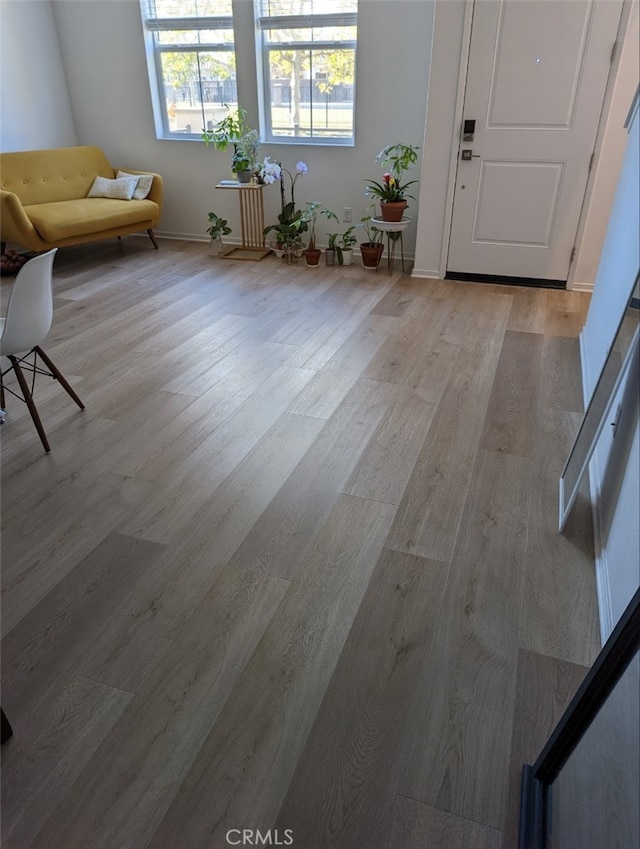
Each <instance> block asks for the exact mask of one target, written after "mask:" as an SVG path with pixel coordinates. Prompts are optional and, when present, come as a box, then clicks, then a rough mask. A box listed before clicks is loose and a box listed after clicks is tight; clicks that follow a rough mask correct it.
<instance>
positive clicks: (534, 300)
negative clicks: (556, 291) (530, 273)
mask: <svg viewBox="0 0 640 849" xmlns="http://www.w3.org/2000/svg"><path fill="white" fill-rule="evenodd" d="M548 291H549V290H548V289H536V288H531V289H529V288H524V287H523V288H521V289H519V290H518V292H517V296H515V297H514V299H513V306H512V307H511V312H510V313H509V324H508V326H507V330H515V331H518V332H520V333H544V329H545V321H546V315H547V293H548Z"/></svg>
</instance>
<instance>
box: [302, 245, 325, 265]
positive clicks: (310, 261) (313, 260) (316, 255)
mask: <svg viewBox="0 0 640 849" xmlns="http://www.w3.org/2000/svg"><path fill="white" fill-rule="evenodd" d="M303 253H304V258H305V261H306V263H307V265H310V266H316V265H318V263H319V262H320V256H321V255H322V251H321V250H320V248H314V249H313V250H309V248H307V249H306V250H305V251H304V252H303Z"/></svg>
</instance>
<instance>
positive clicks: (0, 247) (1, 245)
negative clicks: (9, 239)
mask: <svg viewBox="0 0 640 849" xmlns="http://www.w3.org/2000/svg"><path fill="white" fill-rule="evenodd" d="M6 249H7V243H6V242H0V254H3V255H4V252H5V251H6Z"/></svg>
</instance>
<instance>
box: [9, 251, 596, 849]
mask: <svg viewBox="0 0 640 849" xmlns="http://www.w3.org/2000/svg"><path fill="white" fill-rule="evenodd" d="M54 275H55V319H54V328H53V330H52V333H51V335H50V338H49V340H48V344H46V345H45V346H44V347H45V349H46V350H47V351H48V352H49V354H50V355H51V356H52V358H53V360H54V362H56V363H57V365H58V366H59V368H60V369H61V370H62V371H63V373H64V374H65V375H66V376H67V377H68V379H69V380H70V382H71V383H72V384H73V385H74V387H75V388H76V390H77V392H78V393H79V394H80V396H81V398H82V399H83V401H84V402H85V404H86V410H85V411H83V412H81V411H79V410H78V409H77V408H76V407H75V405H74V404H73V403H72V402H71V400H70V399H69V398H68V396H67V395H66V394H65V393H64V392H63V391H62V390H61V389H60V387H59V386H57V385H56V384H54V383H53V382H52V381H46V380H45V379H39V381H38V385H37V395H36V399H37V400H38V403H39V409H40V411H41V414H42V418H43V422H44V425H45V428H46V430H47V432H48V435H49V439H50V442H51V445H52V452H51V454H50V455H45V453H44V452H43V450H42V447H41V444H40V441H39V439H38V437H37V434H36V432H35V429H34V428H33V426H32V424H31V421H30V419H29V418H28V414H27V412H26V410H25V409H24V408H23V405H21V404H20V403H19V402H16V401H14V400H12V399H11V398H9V400H8V419H7V422H6V424H4V425H3V426H2V428H1V430H0V437H1V439H2V489H1V496H2V521H3V530H2V551H1V553H2V583H3V635H4V638H3V648H2V676H3V688H2V706H3V708H4V710H5V712H6V713H7V715H8V717H9V719H10V720H11V722H12V724H13V727H14V731H15V734H14V737H13V738H12V739H11V740H10V741H9V742H8V743H7V744H5V745H4V746H3V748H2V761H3V769H2V780H3V798H2V830H3V842H2V845H3V847H5V848H6V849H26V847H42V849H45V847H46V849H116V847H118V849H124V847H126V849H145V848H146V847H153V849H217V847H228V846H231V845H233V841H234V840H238V833H237V832H233V833H231V834H230V835H229V839H227V832H229V830H230V829H240V830H242V829H253V830H254V831H255V830H256V829H259V830H260V831H261V834H262V836H264V834H265V832H266V831H267V830H269V829H271V830H272V831H271V840H272V841H275V840H276V839H279V840H280V841H281V842H282V841H283V840H284V839H285V838H286V839H289V837H288V836H289V835H292V838H293V846H294V847H295V849H320V847H344V849H387V847H391V849H396V848H399V847H407V849H423V847H429V849H439V847H448V849H483V847H487V849H489V847H491V849H493V847H496V848H497V847H502V846H504V847H515V845H516V837H515V834H516V829H517V814H518V792H519V772H520V769H521V765H522V763H523V761H529V762H530V761H532V760H533V759H535V757H536V755H537V754H538V751H539V749H540V748H541V746H542V744H543V743H544V741H545V739H546V737H547V736H548V734H549V733H550V731H551V730H552V728H553V726H554V724H555V722H556V721H557V719H558V718H559V716H560V715H561V713H562V711H563V709H564V707H565V706H566V704H567V703H568V701H569V700H570V698H571V696H572V695H573V692H574V691H575V689H576V688H577V686H578V684H579V682H580V680H581V678H582V677H583V676H584V673H585V671H586V667H587V666H588V665H589V664H590V663H591V662H592V661H593V659H594V657H595V655H596V654H597V651H598V648H599V640H598V633H599V631H598V622H597V607H596V595H595V576H594V560H593V550H592V528H591V521H590V512H589V508H588V505H587V503H586V500H585V499H584V497H583V498H582V499H580V500H579V501H578V503H577V505H576V508H575V509H574V511H573V513H572V516H571V519H570V522H569V525H568V527H567V530H566V531H565V533H564V534H562V535H560V534H558V532H557V529H556V515H557V485H558V478H559V475H560V471H561V469H562V466H563V463H564V460H565V458H566V455H567V452H568V450H569V447H570V445H571V442H572V439H573V437H574V435H575V433H576V432H577V427H578V424H579V422H580V418H581V413H580V410H581V400H580V399H581V390H580V365H579V352H578V341H577V335H578V333H579V331H580V329H581V326H582V323H583V321H584V317H585V314H586V309H587V306H588V296H586V295H584V294H578V293H570V292H558V291H552V290H546V289H527V288H516V287H508V286H494V285H485V284H473V283H459V282H446V281H428V280H417V279H412V278H410V277H409V276H407V275H403V274H401V273H399V272H395V273H394V274H391V275H389V274H387V273H386V270H382V269H381V270H380V271H379V272H377V273H373V272H369V271H364V270H363V269H362V268H360V267H357V266H353V267H350V268H340V267H335V268H325V267H322V266H321V267H320V268H318V269H316V270H311V269H306V268H305V267H304V266H302V265H294V266H288V265H286V264H283V263H282V262H281V261H278V260H276V259H275V257H269V258H267V259H265V260H264V261H262V262H257V263H253V262H234V261H225V260H220V259H214V258H211V257H209V256H208V254H207V249H206V246H205V245H203V244H193V243H186V242H178V241H169V240H165V241H163V242H162V243H161V249H160V250H159V251H154V250H153V249H152V248H151V246H150V245H148V244H147V240H143V239H138V238H136V237H130V238H127V239H124V240H123V241H122V244H121V246H120V247H119V246H118V245H117V243H115V242H113V243H104V244H98V245H91V246H87V247H82V248H72V249H66V250H61V251H59V253H58V255H57V257H56V262H55V268H54ZM11 282H12V281H11V280H8V279H4V280H3V281H2V301H3V304H6V297H7V294H8V291H9V289H10V286H11ZM276 830H277V834H276ZM287 830H290V831H287ZM246 845H250V844H246Z"/></svg>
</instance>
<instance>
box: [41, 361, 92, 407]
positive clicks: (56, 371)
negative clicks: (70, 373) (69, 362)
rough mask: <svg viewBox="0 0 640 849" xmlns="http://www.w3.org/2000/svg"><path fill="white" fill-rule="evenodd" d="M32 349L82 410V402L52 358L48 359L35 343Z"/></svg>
mask: <svg viewBox="0 0 640 849" xmlns="http://www.w3.org/2000/svg"><path fill="white" fill-rule="evenodd" d="M33 350H34V351H35V352H36V354H37V355H38V356H39V357H40V359H41V360H42V362H43V363H44V364H45V365H46V366H47V368H48V369H49V371H50V372H51V374H52V375H53V376H54V377H55V378H56V380H57V381H58V383H59V384H60V385H61V386H62V387H63V388H64V389H66V390H67V392H68V394H69V395H71V397H72V398H73V400H74V401H75V402H76V404H77V405H78V406H79V407H80V409H81V410H84V404H83V403H82V401H81V400H80V399H79V398H78V396H77V395H76V393H75V392H74V390H73V388H72V386H71V384H70V383H69V382H68V381H67V379H66V377H65V376H64V375H63V374H62V372H61V371H60V370H59V369H58V368H57V366H56V365H55V363H53V362H52V360H51V359H50V357H49V356H48V355H47V354H45V352H44V351H43V350H42V348H41V347H40V346H39V345H36V347H35V348H34V349H33Z"/></svg>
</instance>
